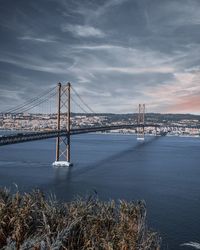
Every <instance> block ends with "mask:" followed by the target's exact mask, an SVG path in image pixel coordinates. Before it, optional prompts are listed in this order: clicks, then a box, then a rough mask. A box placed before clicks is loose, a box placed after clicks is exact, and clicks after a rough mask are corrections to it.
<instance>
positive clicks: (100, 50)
mask: <svg viewBox="0 0 200 250" xmlns="http://www.w3.org/2000/svg"><path fill="white" fill-rule="evenodd" d="M0 32H1V39H0V109H1V110H4V109H6V108H8V107H12V106H13V105H16V104H20V103H21V102H22V100H23V99H26V100H27V99H29V98H31V97H33V96H34V95H37V94H39V93H40V92H41V91H42V90H45V89H48V88H49V87H52V86H55V85H56V84H57V82H59V81H60V82H62V83H66V82H68V81H70V82H71V83H72V84H73V86H74V88H76V90H77V91H78V92H79V93H80V94H81V95H82V96H83V97H84V100H85V101H86V102H87V103H88V104H89V105H90V106H91V107H93V109H94V110H95V111H96V112H116V113H123V112H132V111H133V110H134V111H135V108H136V107H137V105H138V103H146V105H147V108H148V111H149V112H150V111H151V112H162V113H169V112H173V113H196V114H200V73H199V72H200V0H34V1H31V0H29V1H28V0H18V1H16V0H0Z"/></svg>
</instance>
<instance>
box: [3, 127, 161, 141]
mask: <svg viewBox="0 0 200 250" xmlns="http://www.w3.org/2000/svg"><path fill="white" fill-rule="evenodd" d="M141 126H143V125H139V126H138V125H137V124H133V125H116V126H105V127H88V128H77V129H71V130H70V135H77V134H86V133H93V132H104V131H109V130H117V129H133V128H136V127H141ZM148 126H152V127H156V125H152V124H150V125H148ZM58 135H60V136H66V135H67V130H60V131H58V130H52V131H44V132H27V133H18V134H14V135H7V136H2V137H0V146H3V145H8V144H14V143H22V142H28V141H35V140H44V139H48V138H55V137H58Z"/></svg>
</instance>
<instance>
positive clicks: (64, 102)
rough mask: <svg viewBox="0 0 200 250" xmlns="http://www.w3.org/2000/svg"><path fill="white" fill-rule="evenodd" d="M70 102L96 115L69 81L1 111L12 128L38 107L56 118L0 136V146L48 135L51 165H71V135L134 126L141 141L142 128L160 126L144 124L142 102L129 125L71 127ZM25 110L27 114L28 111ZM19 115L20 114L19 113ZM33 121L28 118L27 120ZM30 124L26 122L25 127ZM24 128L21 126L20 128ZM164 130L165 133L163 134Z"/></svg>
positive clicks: (2, 118)
mask: <svg viewBox="0 0 200 250" xmlns="http://www.w3.org/2000/svg"><path fill="white" fill-rule="evenodd" d="M55 99H56V100H57V105H55ZM71 102H73V104H74V106H76V107H78V108H79V109H80V110H81V111H82V112H84V113H90V114H93V115H95V114H96V113H95V112H94V111H93V109H92V108H91V107H90V106H89V105H88V104H87V103H86V102H85V101H84V100H83V98H82V97H81V96H80V95H79V93H78V92H77V91H76V90H75V89H74V88H73V87H72V85H71V84H70V83H68V84H64V85H63V84H61V83H58V85H57V87H56V88H55V87H54V88H51V89H49V90H48V91H45V92H42V93H41V94H40V95H38V96H37V97H35V98H32V99H30V100H28V101H26V102H24V103H22V104H21V105H18V106H15V107H14V108H11V109H8V110H6V111H4V112H2V113H1V117H0V118H1V123H2V124H3V123H5V122H9V121H10V118H9V117H12V119H13V123H12V124H13V129H15V128H16V126H17V125H18V127H17V128H18V129H19V123H20V119H23V117H24V116H26V115H27V114H29V113H31V112H32V113H36V114H40V112H41V106H43V108H44V107H45V105H46V106H49V107H50V111H49V112H47V111H46V112H45V113H50V114H51V116H52V117H53V118H54V120H56V124H51V125H50V126H49V127H48V128H45V126H43V127H42V128H41V127H40V129H39V131H34V132H33V131H31V132H21V131H20V133H14V134H8V135H4V136H1V137H0V146H3V145H9V144H15V143H22V142H29V141H34V140H43V139H48V138H57V139H56V161H55V162H54V165H56V166H60V165H61V166H70V165H71V159H70V145H71V143H70V137H71V136H73V135H77V134H85V133H92V132H93V133H94V132H105V131H110V130H120V129H135V130H136V131H137V139H138V140H140V141H143V140H144V135H145V127H147V126H148V127H152V128H154V129H155V131H157V128H159V127H160V126H161V125H159V124H156V123H154V122H148V123H145V104H139V107H138V113H137V117H136V119H135V120H133V121H132V122H131V123H130V124H127V123H126V124H117V125H107V124H106V125H103V124H101V126H92V125H90V126H85V125H84V126H80V124H78V126H77V124H76V126H72V125H73V124H72V123H71V120H72V119H71V114H72V110H71ZM55 106H57V111H55ZM27 112H28V113H27ZM19 114H22V115H21V116H19ZM40 117H42V120H43V123H44V124H46V119H45V115H43V114H42V113H41V114H40ZM31 122H32V120H31V118H30V117H29V121H28V123H31ZM28 125H29V124H27V125H26V128H27V127H28ZM21 130H22V131H23V127H21ZM166 133H167V132H164V133H163V135H165V134H166Z"/></svg>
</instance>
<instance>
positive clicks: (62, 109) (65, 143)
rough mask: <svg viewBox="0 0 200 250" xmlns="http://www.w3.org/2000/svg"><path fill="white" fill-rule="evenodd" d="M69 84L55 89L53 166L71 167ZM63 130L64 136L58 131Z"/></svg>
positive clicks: (59, 85) (59, 84)
mask: <svg viewBox="0 0 200 250" xmlns="http://www.w3.org/2000/svg"><path fill="white" fill-rule="evenodd" d="M70 91H71V84H70V82H68V83H67V84H65V85H62V84H61V83H58V87H57V105H58V111H57V130H58V137H57V139H56V161H55V162H54V163H53V165H54V166H68V167H69V166H71V165H72V163H71V162H70V153H71V152H70V129H71V123H70V116H71V102H70V93H71V92H70ZM61 130H62V131H63V130H65V131H66V134H65V135H64V136H63V133H62V135H60V131H61Z"/></svg>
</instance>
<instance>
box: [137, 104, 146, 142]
mask: <svg viewBox="0 0 200 250" xmlns="http://www.w3.org/2000/svg"><path fill="white" fill-rule="evenodd" d="M137 124H138V127H137V140H138V141H144V134H145V133H144V127H145V104H139V107H138V120H137Z"/></svg>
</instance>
